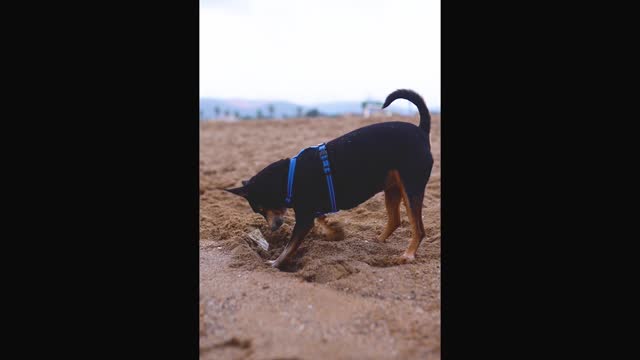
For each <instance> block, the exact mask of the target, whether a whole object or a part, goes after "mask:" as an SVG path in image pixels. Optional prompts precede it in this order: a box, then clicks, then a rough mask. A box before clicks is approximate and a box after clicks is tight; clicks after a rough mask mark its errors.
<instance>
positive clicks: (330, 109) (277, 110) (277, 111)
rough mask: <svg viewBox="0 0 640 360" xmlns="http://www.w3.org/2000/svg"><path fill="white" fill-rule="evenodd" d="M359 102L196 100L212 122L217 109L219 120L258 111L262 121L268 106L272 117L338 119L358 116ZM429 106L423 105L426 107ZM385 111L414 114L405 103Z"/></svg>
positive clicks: (412, 107) (246, 115)
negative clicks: (311, 113) (310, 113)
mask: <svg viewBox="0 0 640 360" xmlns="http://www.w3.org/2000/svg"><path fill="white" fill-rule="evenodd" d="M383 100H384V99H383ZM361 104H362V102H360V101H337V102H327V103H318V104H314V105H298V104H294V103H291V102H288V101H269V100H247V99H215V98H201V99H200V111H201V113H202V117H203V118H204V119H214V118H216V113H215V109H216V107H218V108H219V109H220V115H219V116H220V117H222V116H224V112H225V111H229V114H230V115H234V114H235V113H238V114H239V115H240V117H251V118H255V117H256V114H257V112H258V111H260V112H261V113H262V116H263V117H268V116H269V105H273V109H274V117H276V118H282V117H296V116H297V114H298V108H299V107H300V108H301V109H302V114H305V113H306V112H307V111H309V110H312V109H317V110H318V111H320V112H321V113H322V114H326V115H341V114H346V113H357V114H359V113H361V112H362V105H361ZM428 105H429V104H427V106H428ZM389 109H390V110H391V111H392V112H394V113H397V114H401V115H413V114H416V113H417V112H418V110H417V109H416V107H415V106H414V105H413V104H411V103H409V102H408V101H406V100H402V99H398V100H396V101H395V102H394V103H393V104H392V105H391V106H389ZM429 110H430V111H431V112H432V113H434V114H435V113H439V112H440V108H439V107H431V108H429Z"/></svg>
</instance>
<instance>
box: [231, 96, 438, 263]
mask: <svg viewBox="0 0 640 360" xmlns="http://www.w3.org/2000/svg"><path fill="white" fill-rule="evenodd" d="M396 99H406V100H409V101H410V102H412V103H413V104H414V105H416V106H417V108H418V111H419V113H420V125H419V126H418V127H416V126H415V125H413V124H410V123H405V122H397V121H394V122H386V123H379V124H373V125H369V126H365V127H362V128H360V129H357V130H354V131H352V132H350V133H347V134H345V135H343V136H340V137H339V138H336V139H334V140H331V141H329V142H327V143H326V151H327V153H328V156H329V162H330V167H331V175H332V178H333V187H334V194H335V197H334V198H335V205H336V207H337V209H338V210H346V209H351V208H354V207H356V206H358V205H359V204H361V203H363V202H365V201H366V200H368V199H369V198H371V197H372V196H373V195H375V194H377V193H378V192H380V191H384V196H385V204H386V207H387V216H388V222H387V227H386V229H385V230H384V231H383V232H382V234H381V235H380V237H379V238H378V241H381V242H384V241H385V240H386V239H387V238H388V237H389V236H390V235H391V234H392V233H393V231H395V230H396V229H397V228H398V226H399V225H400V202H401V201H403V202H404V204H405V206H406V208H407V214H408V215H409V220H410V222H411V226H412V237H411V240H410V242H409V246H408V247H407V249H406V251H405V252H404V254H403V255H402V260H404V261H411V260H413V259H414V258H415V253H416V250H417V249H418V246H419V245H420V242H421V241H422V239H423V238H424V236H425V231H424V225H423V223H422V202H423V198H424V192H425V188H426V185H427V182H428V181H429V177H430V175H431V169H432V167H433V157H432V155H431V144H430V141H429V132H430V128H431V116H430V115H429V110H428V109H427V106H426V105H425V103H424V100H423V99H422V97H420V95H418V94H417V93H415V92H413V91H411V90H396V91H394V92H392V93H391V94H389V96H387V99H386V100H385V102H384V105H383V106H382V107H383V108H386V107H387V106H389V104H391V103H392V102H393V101H394V100H396ZM319 152H320V151H319V150H318V149H315V148H313V149H308V150H306V151H303V152H302V153H300V154H299V156H298V157H297V165H296V167H295V174H294V176H295V178H294V179H295V181H294V182H293V196H292V198H291V202H286V201H285V199H286V197H287V191H288V175H289V174H288V173H289V166H290V159H282V160H279V161H276V162H274V163H272V164H271V165H269V166H267V167H266V168H264V169H263V170H261V171H260V172H259V173H258V174H256V175H255V176H254V177H252V178H251V179H250V180H248V181H243V182H242V184H243V186H241V187H239V188H235V189H229V190H227V191H229V192H232V193H234V194H236V195H239V196H242V197H244V198H246V199H247V200H248V201H249V205H250V206H251V208H252V209H253V211H254V212H256V213H259V214H261V215H263V216H264V217H265V219H266V220H267V222H268V223H269V225H270V226H271V229H272V230H276V229H278V228H279V227H280V225H282V223H283V216H284V214H285V213H286V211H287V208H290V207H291V208H293V209H294V210H295V217H296V224H295V227H294V229H293V233H292V234H291V240H290V241H289V243H288V244H287V246H286V247H285V249H284V251H283V252H282V254H280V256H278V258H277V259H276V260H272V261H268V263H269V264H271V265H272V266H273V267H279V266H280V265H281V264H282V263H283V262H284V261H286V260H287V259H288V258H289V257H290V256H291V254H293V253H294V252H295V251H296V249H297V248H298V247H299V246H300V243H301V242H302V240H303V239H304V237H305V236H306V235H307V234H308V233H309V231H310V230H311V229H312V228H313V225H314V219H315V218H318V220H319V222H320V224H321V225H322V226H324V227H327V224H326V220H325V217H324V214H326V213H328V212H331V210H332V204H331V200H330V190H329V189H328V187H327V177H326V176H325V173H324V172H323V165H322V161H321V160H320V155H319Z"/></svg>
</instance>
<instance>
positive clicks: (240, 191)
mask: <svg viewBox="0 0 640 360" xmlns="http://www.w3.org/2000/svg"><path fill="white" fill-rule="evenodd" d="M224 191H228V192H230V193H232V194H236V195H238V196H242V197H243V198H247V197H248V196H249V192H248V191H247V188H246V187H245V186H241V187H237V188H233V189H224Z"/></svg>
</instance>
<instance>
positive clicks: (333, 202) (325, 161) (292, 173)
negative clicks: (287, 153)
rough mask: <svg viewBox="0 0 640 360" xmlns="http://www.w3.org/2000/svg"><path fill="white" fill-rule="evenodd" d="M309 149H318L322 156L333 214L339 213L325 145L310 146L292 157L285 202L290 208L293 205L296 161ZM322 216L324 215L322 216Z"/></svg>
mask: <svg viewBox="0 0 640 360" xmlns="http://www.w3.org/2000/svg"><path fill="white" fill-rule="evenodd" d="M307 149H318V154H319V155H320V160H322V170H323V172H324V175H325V176H326V178H327V187H328V189H329V200H330V201H331V211H330V212H331V213H334V212H337V211H338V207H337V206H336V194H335V190H334V189H333V177H332V176H331V165H330V164H329V154H328V153H327V146H326V145H325V143H322V144H320V145H316V146H309V147H308V148H304V149H302V150H300V152H299V153H298V155H296V156H294V157H292V158H291V159H290V160H289V177H288V178H287V197H286V199H285V202H286V204H287V205H288V206H290V205H291V202H292V200H293V178H294V177H295V172H296V161H297V159H298V156H300V154H302V153H303V152H304V151H305V150H307ZM320 215H322V214H320Z"/></svg>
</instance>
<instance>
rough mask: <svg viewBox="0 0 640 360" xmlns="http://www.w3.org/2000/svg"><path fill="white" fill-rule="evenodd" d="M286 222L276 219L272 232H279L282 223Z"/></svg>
mask: <svg viewBox="0 0 640 360" xmlns="http://www.w3.org/2000/svg"><path fill="white" fill-rule="evenodd" d="M283 222H284V221H283V220H282V219H275V220H274V221H273V224H272V225H271V230H273V231H275V230H278V229H279V228H280V226H282V223H283Z"/></svg>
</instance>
